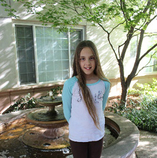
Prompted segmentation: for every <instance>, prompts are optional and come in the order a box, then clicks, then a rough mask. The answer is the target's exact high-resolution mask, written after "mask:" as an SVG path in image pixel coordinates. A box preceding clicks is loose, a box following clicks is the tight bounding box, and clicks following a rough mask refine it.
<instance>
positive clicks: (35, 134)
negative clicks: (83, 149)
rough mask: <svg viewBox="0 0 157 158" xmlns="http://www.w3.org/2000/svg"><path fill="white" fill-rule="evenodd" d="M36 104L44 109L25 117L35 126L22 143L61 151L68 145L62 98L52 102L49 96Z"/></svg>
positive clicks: (26, 134)
mask: <svg viewBox="0 0 157 158" xmlns="http://www.w3.org/2000/svg"><path fill="white" fill-rule="evenodd" d="M37 103H38V104H40V105H42V106H43V107H45V108H41V109H37V110H34V111H31V112H30V113H28V114H27V115H26V120H27V122H28V123H31V124H33V125H35V127H34V128H32V129H31V130H28V131H27V132H26V133H25V134H24V135H23V139H22V141H23V142H24V143H25V144H26V145H28V146H31V147H33V148H38V149H61V148H66V147H68V146H70V145H69V141H68V127H67V126H65V125H67V121H66V120H65V118H64V114H63V109H62V105H61V104H62V97H61V96H57V97H55V98H54V99H53V100H52V99H51V97H50V96H46V97H42V98H41V99H38V100H37Z"/></svg>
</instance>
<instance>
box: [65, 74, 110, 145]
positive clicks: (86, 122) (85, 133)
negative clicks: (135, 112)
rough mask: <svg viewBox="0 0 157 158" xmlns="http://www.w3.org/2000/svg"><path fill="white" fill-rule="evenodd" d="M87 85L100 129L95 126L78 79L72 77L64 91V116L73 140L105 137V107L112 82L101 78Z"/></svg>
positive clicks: (66, 83)
mask: <svg viewBox="0 0 157 158" xmlns="http://www.w3.org/2000/svg"><path fill="white" fill-rule="evenodd" d="M87 86H88V88H89V89H90V92H91V94H92V98H93V102H94V105H95V107H96V112H97V115H98V118H99V125H100V129H98V128H97V127H96V126H95V124H94V121H93V119H92V118H91V116H90V114H89V112H88V109H87V107H86V105H85V102H84V99H83V96H82V92H81V90H80V88H79V85H78V79H77V78H76V77H72V78H70V79H68V80H67V81H66V82H65V84H64V87H63V93H62V100H63V111H64V116H65V118H66V120H67V121H68V123H69V139H70V140H72V141H77V142H89V141H97V140H100V139H101V138H103V137H104V126H105V117H104V109H105V106H106V102H107V99H108V95H109V90H110V83H109V82H108V81H103V80H100V79H99V80H98V81H97V82H95V83H92V84H87Z"/></svg>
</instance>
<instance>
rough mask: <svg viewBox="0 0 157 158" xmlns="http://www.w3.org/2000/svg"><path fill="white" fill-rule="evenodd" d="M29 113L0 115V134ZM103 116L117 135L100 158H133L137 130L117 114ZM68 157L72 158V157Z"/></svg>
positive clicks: (106, 113)
mask: <svg viewBox="0 0 157 158" xmlns="http://www.w3.org/2000/svg"><path fill="white" fill-rule="evenodd" d="M30 111H32V109H28V110H22V111H18V112H13V113H10V114H5V115H0V134H1V133H3V132H4V131H5V129H6V128H7V129H8V127H9V129H12V127H13V125H14V124H17V123H19V122H20V121H23V120H21V119H25V116H26V114H28V113H29V112H30ZM105 116H106V125H107V126H109V127H110V128H111V130H112V129H113V130H115V131H116V133H118V134H119V135H118V137H117V139H116V140H115V141H113V142H112V143H111V144H110V145H109V146H107V147H105V148H104V149H103V151H102V156H101V158H133V157H134V156H135V150H136V147H137V145H138V141H139V130H138V129H137V127H136V126H135V125H134V124H133V123H132V122H131V121H129V120H127V119H125V118H123V117H120V116H119V115H117V114H113V113H110V112H105ZM68 157H72V155H70V156H67V158H68ZM45 158H46V157H45Z"/></svg>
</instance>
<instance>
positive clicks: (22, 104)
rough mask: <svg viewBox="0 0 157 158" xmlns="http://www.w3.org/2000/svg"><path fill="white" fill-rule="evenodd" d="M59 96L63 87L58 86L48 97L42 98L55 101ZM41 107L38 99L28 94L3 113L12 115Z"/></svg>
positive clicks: (51, 90) (52, 89)
mask: <svg viewBox="0 0 157 158" xmlns="http://www.w3.org/2000/svg"><path fill="white" fill-rule="evenodd" d="M58 94H62V87H61V86H56V87H53V88H51V89H50V91H48V92H47V94H46V95H44V96H41V97H40V98H43V97H46V96H50V97H51V99H52V100H53V99H55V96H57V95H58ZM40 107H41V105H39V104H38V103H37V98H34V97H31V94H30V93H28V94H27V95H25V96H24V97H21V98H19V99H17V100H15V102H14V103H13V105H10V106H9V107H8V109H7V110H5V111H4V112H3V114H5V113H10V112H13V111H19V110H25V109H30V108H40Z"/></svg>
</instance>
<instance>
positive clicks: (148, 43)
mask: <svg viewBox="0 0 157 158" xmlns="http://www.w3.org/2000/svg"><path fill="white" fill-rule="evenodd" d="M138 38H139V37H138V36H135V37H133V38H132V42H131V45H130V60H131V59H132V58H135V56H136V51H137V42H138V40H139V39H138ZM156 41H157V35H151V34H149V35H145V36H144V38H143V43H142V48H141V54H142V53H145V52H146V51H147V50H148V49H149V48H151V47H152V46H153V45H154V44H155V43H156ZM155 51H156V50H155V49H154V50H152V51H151V52H150V53H149V54H148V55H147V56H145V57H144V58H143V59H142V60H141V62H140V67H139V68H141V67H143V66H147V67H145V68H144V69H143V70H142V71H141V73H151V72H156V71H157V57H156V58H155V57H153V58H152V59H151V61H150V57H151V55H152V54H153V53H154V52H155ZM147 63H149V64H148V65H146V64H147Z"/></svg>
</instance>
